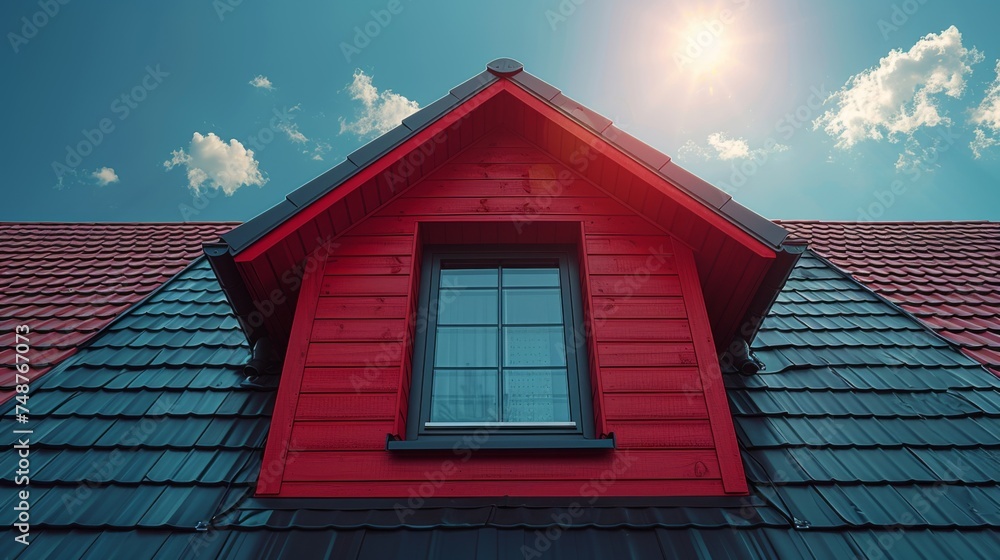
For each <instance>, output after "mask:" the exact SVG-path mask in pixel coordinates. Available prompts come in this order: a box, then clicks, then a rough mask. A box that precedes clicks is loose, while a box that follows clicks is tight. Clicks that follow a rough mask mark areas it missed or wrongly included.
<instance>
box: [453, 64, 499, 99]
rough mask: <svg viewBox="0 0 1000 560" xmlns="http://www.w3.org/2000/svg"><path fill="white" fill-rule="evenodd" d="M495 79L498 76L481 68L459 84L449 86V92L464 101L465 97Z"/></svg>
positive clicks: (478, 90)
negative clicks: (480, 70)
mask: <svg viewBox="0 0 1000 560" xmlns="http://www.w3.org/2000/svg"><path fill="white" fill-rule="evenodd" d="M497 79H498V78H497V77H496V76H495V75H494V74H493V73H492V72H490V71H489V70H483V71H482V72H480V73H478V74H476V75H475V76H473V77H472V78H469V79H468V80H466V81H464V82H462V83H461V84H459V85H457V86H455V87H453V88H451V91H450V92H449V93H450V94H451V95H453V96H455V97H457V98H458V99H459V100H461V101H465V99H466V98H468V97H472V96H473V95H475V94H477V93H479V92H480V91H482V89H483V88H485V87H486V86H488V85H490V84H492V83H493V82H495V81H497Z"/></svg>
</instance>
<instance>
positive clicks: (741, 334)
mask: <svg viewBox="0 0 1000 560" xmlns="http://www.w3.org/2000/svg"><path fill="white" fill-rule="evenodd" d="M761 219H763V218H761ZM806 249H807V246H806V243H805V242H804V241H800V240H796V239H789V240H786V241H784V242H783V243H782V245H781V250H780V251H778V252H777V254H776V258H775V262H774V264H772V265H771V268H770V269H769V270H768V271H767V273H766V274H765V275H764V279H763V280H762V281H761V283H760V287H759V288H757V293H756V294H755V295H754V297H753V299H752V300H751V301H750V305H749V306H748V307H747V312H746V314H745V315H744V316H743V320H742V322H741V323H740V328H739V329H738V330H737V332H736V333H735V336H736V337H737V338H741V339H743V340H745V341H746V342H747V344H749V343H751V342H753V339H754V338H756V337H757V332H758V331H759V330H760V327H761V325H763V324H764V318H765V317H767V316H768V315H770V314H771V307H772V306H773V305H774V302H776V301H778V295H779V293H780V292H781V289H782V288H783V287H784V286H785V282H787V281H788V277H789V276H791V274H792V269H794V268H795V263H797V262H798V261H799V257H801V256H802V254H803V253H805V251H806ZM719 342H721V343H722V344H725V345H726V346H723V351H724V350H725V348H727V347H728V345H729V343H730V342H731V341H729V340H726V341H719Z"/></svg>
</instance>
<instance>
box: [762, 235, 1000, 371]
mask: <svg viewBox="0 0 1000 560" xmlns="http://www.w3.org/2000/svg"><path fill="white" fill-rule="evenodd" d="M778 223H779V224H780V225H781V226H783V227H784V228H785V229H787V230H788V232H789V233H790V234H791V235H792V236H793V237H800V238H803V239H806V240H807V241H809V246H810V248H812V249H813V250H815V251H816V252H817V253H819V254H820V255H822V256H823V257H825V258H827V259H828V260H830V261H831V262H833V263H834V264H836V265H837V266H839V267H841V268H843V269H844V270H846V271H847V272H849V273H851V274H852V275H853V276H854V277H855V278H857V279H858V280H859V281H860V282H862V283H864V284H866V285H867V286H869V287H870V288H871V289H872V290H874V291H875V292H877V293H879V294H880V295H882V296H883V297H885V298H886V299H888V300H889V301H892V302H893V303H896V304H898V305H899V306H901V307H902V308H903V309H905V310H907V311H909V312H910V313H912V314H913V315H915V316H916V317H917V318H919V319H920V320H921V321H923V322H924V323H926V324H927V325H928V326H929V327H931V328H932V329H934V330H935V331H937V332H938V333H939V334H940V335H941V336H943V337H944V338H946V339H948V340H950V341H952V342H954V343H955V344H957V345H958V346H959V347H961V348H962V351H963V352H964V353H965V354H966V355H968V356H969V357H971V358H973V359H975V360H977V361H979V362H981V363H983V364H985V365H986V366H988V367H989V368H990V369H992V370H993V371H994V372H996V373H997V374H1000V222H908V223H905V222H900V223H894V222H883V223H866V222H814V221H784V220H781V221H779V222H778Z"/></svg>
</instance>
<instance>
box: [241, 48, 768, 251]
mask: <svg viewBox="0 0 1000 560" xmlns="http://www.w3.org/2000/svg"><path fill="white" fill-rule="evenodd" d="M502 79H509V80H510V81H511V82H513V83H516V84H517V85H518V86H520V87H521V88H522V89H524V90H525V91H527V92H529V93H531V94H532V95H534V96H536V97H538V98H539V99H541V100H543V101H544V102H546V103H547V104H549V105H550V106H552V107H555V108H557V109H558V110H559V111H561V112H562V113H563V114H565V115H566V116H568V117H570V118H571V119H573V120H574V121H575V122H576V123H578V124H580V125H582V126H584V127H586V128H587V129H589V130H591V131H592V132H594V133H596V134H597V135H598V136H599V137H601V138H602V139H603V140H605V141H606V142H607V143H609V144H610V145H612V146H615V147H616V148H618V149H619V150H621V151H623V152H624V153H626V154H629V155H630V156H631V157H632V158H634V159H635V160H636V161H637V162H639V163H641V164H643V165H644V166H646V167H647V168H649V169H650V170H652V171H654V172H656V173H657V174H659V175H660V176H661V177H662V178H663V179H665V180H667V181H669V182H670V183H671V184H673V185H674V186H676V187H677V188H679V189H680V190H682V191H684V192H686V193H688V194H689V195H691V196H692V197H694V198H695V199H696V200H699V201H701V202H702V203H703V204H704V205H705V206H707V207H709V208H711V209H712V210H713V211H714V212H716V213H718V214H719V215H721V216H726V217H727V219H728V220H730V221H731V222H732V223H734V224H737V225H738V226H739V227H740V228H741V229H743V230H744V231H746V232H747V233H749V234H751V235H752V236H753V237H755V238H757V239H758V240H759V241H761V242H763V243H764V244H766V245H767V246H770V247H772V248H775V249H777V248H780V247H781V243H782V241H783V240H784V239H785V237H786V235H787V234H786V232H785V231H784V230H782V228H781V227H780V226H778V225H776V224H775V223H774V222H772V221H770V220H767V219H766V218H763V217H761V216H759V215H757V214H756V213H754V212H753V211H751V210H749V209H748V208H746V207H745V206H743V205H741V204H739V203H738V202H737V201H735V200H733V198H732V196H730V195H729V194H728V193H726V192H725V191H723V190H721V189H719V188H717V187H715V186H713V185H711V184H709V183H708V182H706V181H704V180H702V179H700V178H698V177H696V176H695V175H694V174H692V173H690V172H689V171H687V170H685V169H683V168H682V167H680V166H678V165H677V164H676V163H675V162H673V161H671V158H670V156H668V155H666V154H663V153H661V152H660V151H659V150H657V149H656V148H653V147H652V146H649V145H648V144H645V143H643V142H642V141H641V140H639V139H637V138H635V137H633V136H632V135H630V134H628V133H627V132H625V131H623V130H621V129H619V128H618V127H616V126H615V125H614V124H613V123H612V121H611V119H608V118H607V117H605V116H603V115H600V114H598V113H596V112H594V111H593V110H591V109H589V108H587V107H584V106H583V105H582V104H580V103H578V102H577V101H575V100H573V99H570V98H569V97H567V96H565V95H563V94H562V92H560V91H559V89H558V88H556V87H555V86H552V85H551V84H548V83H546V82H545V81H543V80H541V79H539V78H538V77H536V76H533V75H532V74H530V73H528V72H527V71H525V70H524V65H522V64H521V63H520V62H518V61H516V60H512V59H509V58H498V59H496V60H494V61H493V62H490V63H489V64H487V65H486V70H484V71H483V72H481V73H479V74H477V75H475V76H473V77H472V78H469V79H468V80H466V81H465V82H463V83H461V84H459V85H457V86H455V87H454V88H452V89H451V91H450V92H449V93H448V95H446V96H444V97H442V98H441V99H438V100H437V101H435V102H434V103H431V104H430V105H428V106H426V107H424V108H423V109H420V110H419V111H417V112H416V113H414V114H412V115H410V116H409V117H407V118H405V119H403V122H402V124H400V125H399V126H397V127H396V128H394V129H392V130H390V131H389V132H387V133H385V134H383V135H381V136H379V137H377V138H375V139H374V140H372V141H371V142H369V143H367V144H365V145H364V146H362V147H360V148H358V149H357V150H355V151H354V152H352V153H351V154H350V155H348V156H347V158H346V159H345V160H344V161H343V162H342V163H340V164H339V165H337V166H336V167H334V168H332V169H330V170H329V171H327V172H326V173H323V174H322V175H320V176H319V177H316V178H315V179H313V180H312V181H310V182H309V183H306V184H305V185H303V186H301V187H299V188H298V189H296V190H294V191H292V192H291V193H289V194H288V196H286V197H285V200H283V201H282V202H280V203H279V204H277V205H276V206H274V207H273V208H271V209H269V210H267V211H266V212H263V213H262V214H260V215H259V216H257V217H255V218H254V219H252V220H250V221H249V222H247V223H245V224H243V225H241V226H240V227H238V228H236V229H234V230H233V231H231V232H229V233H227V234H226V235H224V236H222V237H223V239H224V240H225V241H226V242H227V243H228V244H229V246H230V247H231V248H232V250H233V251H234V252H239V251H242V250H243V249H246V248H247V247H249V246H250V245H252V244H253V243H254V242H255V241H257V240H259V239H260V238H262V237H263V236H264V235H266V234H267V233H269V232H270V231H272V230H273V229H274V228H275V227H277V226H278V225H280V224H282V223H283V222H285V221H286V220H288V219H289V218H291V217H292V216H294V215H295V214H297V213H299V212H300V211H302V210H303V209H304V208H305V207H306V206H308V205H309V204H311V203H313V202H315V201H316V200H317V199H319V198H320V197H321V196H323V195H324V194H326V193H328V192H329V191H330V190H332V189H334V188H336V187H337V186H339V185H341V184H342V183H344V182H346V181H347V180H348V179H349V178H351V177H352V176H354V175H355V174H356V173H358V172H359V171H361V170H362V169H364V168H366V167H368V166H369V165H370V164H372V163H374V162H375V161H376V160H378V159H379V158H381V157H382V156H383V155H385V154H386V153H388V152H389V151H391V150H392V149H393V148H395V147H397V146H400V145H402V144H404V143H405V142H407V141H408V140H410V139H412V138H413V137H414V136H415V135H416V134H417V133H418V132H420V131H422V130H424V129H425V128H426V127H427V126H428V125H429V124H431V123H433V122H434V121H436V120H437V119H439V118H440V117H442V116H443V115H445V114H446V113H449V112H451V111H453V110H454V109H455V108H457V107H458V106H459V105H461V104H462V103H463V102H464V101H466V100H468V99H469V98H471V97H472V96H474V95H475V94H477V93H479V92H481V91H483V90H485V89H486V88H487V87H489V86H490V85H491V84H493V83H495V82H497V81H498V80H502Z"/></svg>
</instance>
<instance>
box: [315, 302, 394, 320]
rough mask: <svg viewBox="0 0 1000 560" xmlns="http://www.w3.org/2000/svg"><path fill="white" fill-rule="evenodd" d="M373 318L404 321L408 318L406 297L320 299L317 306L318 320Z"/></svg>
mask: <svg viewBox="0 0 1000 560" xmlns="http://www.w3.org/2000/svg"><path fill="white" fill-rule="evenodd" d="M358 317H371V318H381V319H403V318H405V317H406V297H404V296H399V297H331V296H327V297H320V298H319V302H318V303H317V306H316V318H317V319H356V318H358Z"/></svg>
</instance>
